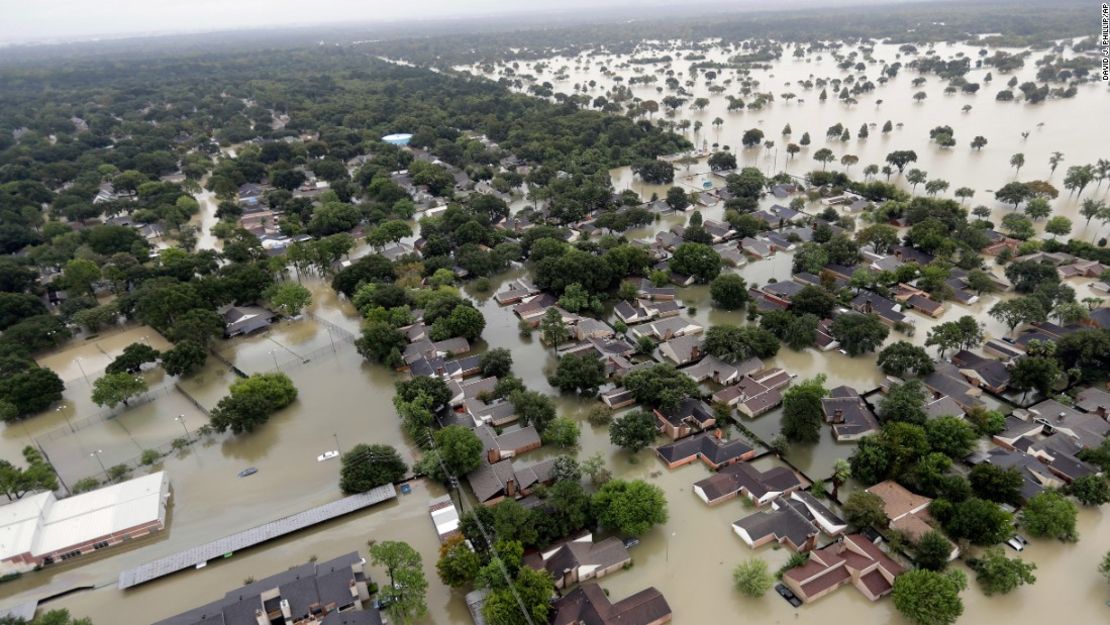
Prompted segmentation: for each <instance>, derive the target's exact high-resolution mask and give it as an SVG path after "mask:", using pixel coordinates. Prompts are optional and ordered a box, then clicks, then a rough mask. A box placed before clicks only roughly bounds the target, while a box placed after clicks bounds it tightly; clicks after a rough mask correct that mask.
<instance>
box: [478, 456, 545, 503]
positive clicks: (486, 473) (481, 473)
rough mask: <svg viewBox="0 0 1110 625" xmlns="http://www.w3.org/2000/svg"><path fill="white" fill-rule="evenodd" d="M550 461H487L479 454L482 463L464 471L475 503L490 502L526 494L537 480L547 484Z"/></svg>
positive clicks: (536, 483) (538, 482)
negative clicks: (533, 462)
mask: <svg viewBox="0 0 1110 625" xmlns="http://www.w3.org/2000/svg"><path fill="white" fill-rule="evenodd" d="M554 464H555V459H554V458H551V459H548V460H544V461H542V462H538V463H536V464H532V465H524V464H522V463H520V461H519V460H516V461H514V460H510V459H508V458H506V459H504V460H499V461H497V462H494V463H492V464H491V463H489V462H487V461H486V458H483V459H482V464H481V465H480V466H479V467H478V468H477V469H475V470H473V471H471V472H470V473H468V474H467V476H466V481H467V482H468V483H469V484H470V489H471V490H472V491H473V492H474V497H475V498H476V499H477V500H478V502H479V503H481V504H482V505H485V506H493V505H496V504H497V503H498V502H500V501H502V500H503V499H506V498H511V499H521V498H523V497H527V496H528V495H530V494H531V493H532V491H533V490H535V488H536V486H538V485H539V484H550V483H551V482H552V481H553V479H554V478H553V476H552V475H551V469H552V467H553V466H554Z"/></svg>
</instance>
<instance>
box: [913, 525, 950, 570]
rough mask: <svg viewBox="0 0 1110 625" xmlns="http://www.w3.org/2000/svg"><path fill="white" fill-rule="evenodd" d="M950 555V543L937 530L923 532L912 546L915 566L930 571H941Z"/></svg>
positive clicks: (946, 564)
mask: <svg viewBox="0 0 1110 625" xmlns="http://www.w3.org/2000/svg"><path fill="white" fill-rule="evenodd" d="M951 555H952V543H950V542H948V539H947V538H945V537H944V534H941V533H940V532H938V531H937V530H929V531H927V532H925V534H924V535H922V536H921V538H919V539H918V540H917V543H916V544H914V546H913V560H914V562H916V563H917V566H919V567H921V568H923V569H928V570H930V571H943V570H944V567H946V566H948V558H949V556H951Z"/></svg>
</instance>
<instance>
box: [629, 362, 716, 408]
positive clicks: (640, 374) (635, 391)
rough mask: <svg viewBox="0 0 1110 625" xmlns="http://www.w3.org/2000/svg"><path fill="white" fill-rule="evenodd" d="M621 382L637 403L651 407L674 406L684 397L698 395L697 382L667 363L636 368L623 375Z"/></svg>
mask: <svg viewBox="0 0 1110 625" xmlns="http://www.w3.org/2000/svg"><path fill="white" fill-rule="evenodd" d="M621 383H622V384H623V385H624V387H625V388H626V389H628V390H629V391H631V392H632V395H633V396H634V397H635V398H636V401H637V402H638V403H641V404H644V405H646V406H649V407H653V408H654V407H658V408H662V409H670V408H674V407H675V406H677V405H678V403H679V402H680V401H682V400H683V399H684V398H686V397H696V396H697V395H698V385H697V383H695V382H694V380H693V379H691V378H690V376H688V375H686V374H685V373H682V372H681V371H679V370H678V369H676V368H674V367H673V366H672V365H668V364H657V365H652V366H650V367H645V368H643V369H636V370H635V371H632V372H631V373H629V374H627V375H625V376H624V379H623V380H622V381H621Z"/></svg>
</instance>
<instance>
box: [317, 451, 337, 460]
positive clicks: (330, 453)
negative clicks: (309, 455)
mask: <svg viewBox="0 0 1110 625" xmlns="http://www.w3.org/2000/svg"><path fill="white" fill-rule="evenodd" d="M338 457H339V452H338V451H336V450H334V449H332V450H331V451H325V452H324V453H322V454H320V455H319V456H316V462H323V461H325V460H331V459H332V458H338Z"/></svg>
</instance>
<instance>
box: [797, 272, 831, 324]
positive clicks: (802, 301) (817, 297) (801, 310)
mask: <svg viewBox="0 0 1110 625" xmlns="http://www.w3.org/2000/svg"><path fill="white" fill-rule="evenodd" d="M822 265H824V263H822ZM818 271H820V269H818ZM836 307H837V301H836V297H835V296H834V295H833V294H832V293H829V292H828V291H826V290H825V289H823V288H821V287H819V286H814V285H812V284H807V285H805V286H804V287H802V289H801V290H800V291H798V292H797V293H795V294H794V297H793V298H791V300H790V310H792V311H793V312H795V313H796V314H799V315H804V314H807V313H808V314H811V315H813V316H815V317H817V318H818V319H828V318H829V316H830V315H831V314H832V311H833V310H834V309H835V308H836Z"/></svg>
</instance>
